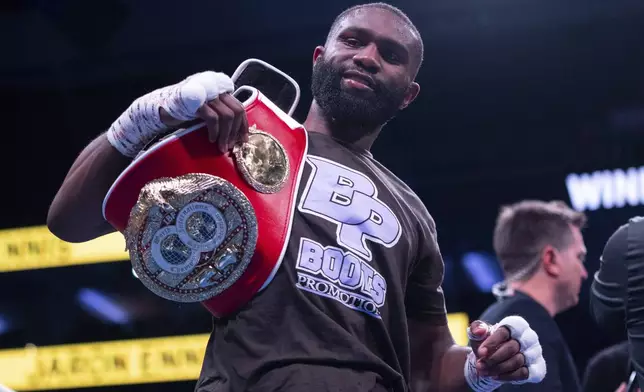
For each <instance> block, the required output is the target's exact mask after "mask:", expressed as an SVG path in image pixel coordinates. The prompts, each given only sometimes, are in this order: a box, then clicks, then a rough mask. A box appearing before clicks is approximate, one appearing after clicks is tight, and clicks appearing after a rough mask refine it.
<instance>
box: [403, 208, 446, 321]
mask: <svg viewBox="0 0 644 392" xmlns="http://www.w3.org/2000/svg"><path fill="white" fill-rule="evenodd" d="M423 215H424V216H425V218H421V219H420V221H419V236H418V239H419V240H418V242H419V244H418V245H419V246H418V247H419V251H418V255H417V257H416V260H415V262H414V263H413V265H412V271H411V274H410V276H409V281H408V283H407V290H406V293H405V306H406V308H407V317H409V318H411V319H417V320H422V321H427V322H431V323H433V324H437V325H446V324H447V311H446V309H445V296H444V294H443V289H442V287H441V284H442V283H443V276H444V273H445V265H444V264H443V257H442V255H441V253H440V249H439V247H438V240H437V235H436V224H435V223H434V220H433V218H432V217H431V216H430V215H429V213H427V212H426V211H425V214H423ZM423 215H420V216H423Z"/></svg>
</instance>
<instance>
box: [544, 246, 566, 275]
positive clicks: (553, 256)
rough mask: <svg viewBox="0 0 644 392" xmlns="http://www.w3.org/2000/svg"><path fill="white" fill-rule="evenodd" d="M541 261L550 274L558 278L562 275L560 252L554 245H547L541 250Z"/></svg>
mask: <svg viewBox="0 0 644 392" xmlns="http://www.w3.org/2000/svg"><path fill="white" fill-rule="evenodd" d="M541 263H542V265H543V269H544V271H546V274H547V275H548V276H550V277H553V278H557V277H559V275H561V262H560V260H559V253H558V252H557V250H556V249H555V248H553V247H552V246H550V245H546V246H545V247H544V248H543V251H542V252H541Z"/></svg>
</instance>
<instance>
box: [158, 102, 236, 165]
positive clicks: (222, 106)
mask: <svg viewBox="0 0 644 392" xmlns="http://www.w3.org/2000/svg"><path fill="white" fill-rule="evenodd" d="M160 114H161V121H163V123H164V124H166V125H168V126H177V125H179V124H181V123H182V122H183V121H181V120H178V119H175V118H173V117H172V116H171V115H170V114H169V113H168V112H167V111H166V110H165V109H164V108H161V110H160ZM196 115H197V117H198V118H200V119H202V120H204V121H205V122H206V126H207V127H208V138H209V139H210V142H212V143H216V144H217V147H218V148H219V151H221V152H222V153H225V152H226V151H228V150H230V149H231V148H233V146H234V145H235V143H237V142H239V141H247V140H248V119H247V118H246V111H245V110H244V107H243V106H242V104H241V102H239V101H238V100H237V99H236V98H235V97H233V96H232V95H231V94H229V93H226V94H222V95H220V96H219V97H217V98H215V99H213V100H212V101H209V102H206V103H205V104H203V105H202V106H201V107H200V108H199V109H198V110H197V112H196Z"/></svg>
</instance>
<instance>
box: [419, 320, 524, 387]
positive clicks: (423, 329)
mask: <svg viewBox="0 0 644 392" xmlns="http://www.w3.org/2000/svg"><path fill="white" fill-rule="evenodd" d="M408 323H409V326H408V328H409V336H410V345H411V363H412V364H411V379H412V389H413V390H414V392H422V391H436V392H461V391H471V389H470V387H469V386H468V384H467V381H466V380H465V375H464V372H463V368H464V367H465V361H466V360H467V356H468V354H469V353H470V352H471V351H472V350H475V353H476V357H477V369H478V372H479V374H480V375H483V376H489V377H497V379H498V380H499V381H513V380H525V379H526V378H528V369H527V368H526V367H525V366H524V365H525V358H524V356H523V354H521V353H520V345H519V342H517V341H516V340H514V339H512V338H511V336H510V331H509V330H508V329H507V328H505V327H501V328H498V329H497V330H496V331H495V332H494V333H493V334H491V335H490V334H489V333H488V332H487V330H486V329H483V328H480V327H479V326H478V325H479V323H480V322H479V321H474V322H473V323H472V324H470V328H471V329H472V333H473V334H474V335H475V336H480V337H481V338H482V339H483V340H481V341H479V342H472V348H469V347H462V346H459V345H457V344H456V343H455V342H454V339H453V338H452V334H451V332H450V330H449V327H448V326H447V325H432V324H430V323H426V322H423V321H417V320H412V319H410V320H408Z"/></svg>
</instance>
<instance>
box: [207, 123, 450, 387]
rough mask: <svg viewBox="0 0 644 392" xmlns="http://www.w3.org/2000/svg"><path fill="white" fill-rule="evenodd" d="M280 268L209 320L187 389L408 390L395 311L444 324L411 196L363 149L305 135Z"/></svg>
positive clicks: (434, 255) (403, 327)
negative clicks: (225, 313)
mask: <svg viewBox="0 0 644 392" xmlns="http://www.w3.org/2000/svg"><path fill="white" fill-rule="evenodd" d="M308 138H309V140H308V142H309V145H308V154H307V158H306V164H305V169H304V170H305V171H304V174H303V176H302V179H301V182H300V187H299V192H298V198H297V201H296V202H297V206H296V210H295V211H296V213H295V214H294V218H293V227H292V232H291V236H290V240H289V244H288V247H287V251H286V254H285V257H284V260H283V262H282V265H281V267H280V269H279V271H278V272H277V274H276V275H275V278H274V279H273V281H272V282H271V283H270V284H269V285H268V286H267V288H266V289H265V290H264V291H262V292H261V293H259V294H258V295H256V296H255V298H253V300H252V301H251V302H250V303H249V304H248V306H246V307H244V309H243V310H241V311H240V312H238V313H237V314H236V315H234V316H232V317H229V318H226V319H222V320H215V325H214V330H213V333H212V335H211V339H210V341H209V344H208V347H207V351H206V357H205V359H204V365H203V369H202V373H201V377H200V379H199V381H198V384H197V389H196V390H197V391H199V392H212V391H261V392H271V391H298V392H299V391H316V392H317V391H334V392H340V391H360V392H363V391H384V390H390V391H408V390H409V372H410V348H409V336H408V331H407V318H408V317H410V318H422V319H424V320H427V321H428V322H432V323H436V324H440V325H446V323H447V319H446V311H445V302H444V297H443V292H442V289H441V288H440V285H441V283H442V278H443V261H442V258H441V255H440V252H439V249H438V246H437V243H436V231H435V226H434V221H433V220H432V218H431V216H430V215H429V213H428V212H427V210H426V208H425V207H424V205H423V203H422V202H421V201H420V199H419V198H418V197H417V196H416V195H415V194H414V193H413V192H412V191H411V190H410V189H409V187H407V186H406V185H405V184H404V183H403V182H402V181H401V180H399V179H398V178H397V177H396V176H394V175H393V174H392V173H391V172H389V171H388V170H387V169H385V168H384V167H383V166H382V165H380V164H379V163H378V162H377V161H375V160H374V159H373V157H372V156H371V154H370V153H369V152H367V151H364V150H356V149H354V148H352V147H350V146H348V145H345V144H343V143H340V142H338V141H336V140H335V139H333V138H331V137H329V136H326V135H322V134H318V133H312V132H309V133H308Z"/></svg>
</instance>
